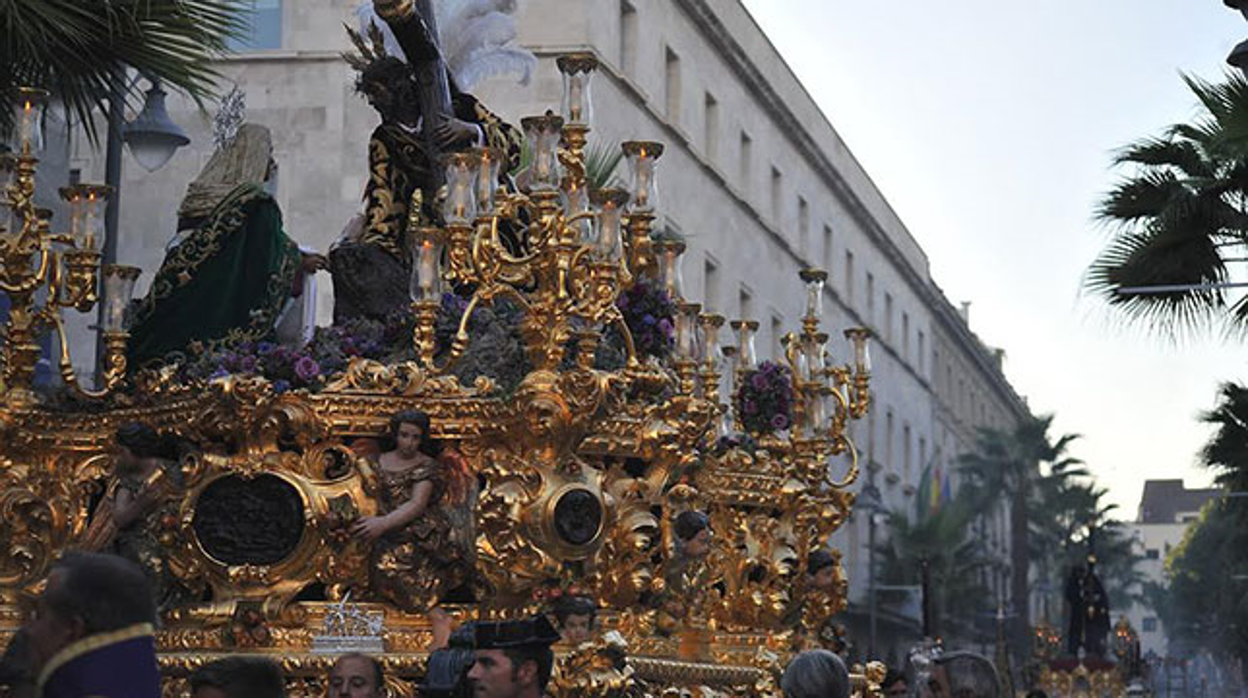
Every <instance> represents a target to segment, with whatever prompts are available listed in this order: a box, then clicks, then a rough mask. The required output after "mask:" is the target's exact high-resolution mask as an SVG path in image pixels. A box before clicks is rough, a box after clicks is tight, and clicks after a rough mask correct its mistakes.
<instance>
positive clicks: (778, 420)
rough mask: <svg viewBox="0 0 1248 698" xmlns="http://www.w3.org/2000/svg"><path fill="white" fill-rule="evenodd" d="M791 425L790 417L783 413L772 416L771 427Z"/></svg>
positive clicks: (781, 427)
mask: <svg viewBox="0 0 1248 698" xmlns="http://www.w3.org/2000/svg"><path fill="white" fill-rule="evenodd" d="M788 426H789V418H788V417H786V416H785V415H783V414H778V415H776V416H774V417H772V418H771V428H773V429H776V430H780V429H787V428H788Z"/></svg>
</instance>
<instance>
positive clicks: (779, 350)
mask: <svg viewBox="0 0 1248 698" xmlns="http://www.w3.org/2000/svg"><path fill="white" fill-rule="evenodd" d="M783 337H784V320H782V319H781V318H780V316H779V315H776V314H775V313H772V315H771V359H772V361H777V362H778V361H780V357H782V356H784V348H783V347H782V346H780V340H781V339H782V338H783Z"/></svg>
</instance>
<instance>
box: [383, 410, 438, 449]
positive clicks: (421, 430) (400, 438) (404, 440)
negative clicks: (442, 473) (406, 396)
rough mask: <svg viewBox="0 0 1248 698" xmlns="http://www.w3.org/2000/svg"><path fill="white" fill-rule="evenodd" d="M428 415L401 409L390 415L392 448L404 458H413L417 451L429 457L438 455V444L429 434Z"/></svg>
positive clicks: (429, 423)
mask: <svg viewBox="0 0 1248 698" xmlns="http://www.w3.org/2000/svg"><path fill="white" fill-rule="evenodd" d="M431 425H432V424H431V422H430V421H429V415H427V414H425V413H424V412H421V411H419V410H403V411H402V412H395V413H394V414H393V415H391V416H390V439H391V441H393V442H394V450H395V451H397V452H398V454H399V456H400V457H402V458H404V459H409V460H410V459H412V458H415V457H416V455H417V454H418V453H423V454H425V455H426V456H429V457H431V458H432V457H436V456H437V455H438V444H437V442H436V441H434V440H433V437H431V436H430V435H429V430H430V427H431Z"/></svg>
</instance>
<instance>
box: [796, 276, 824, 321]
mask: <svg viewBox="0 0 1248 698" xmlns="http://www.w3.org/2000/svg"><path fill="white" fill-rule="evenodd" d="M798 276H799V277H801V279H802V282H803V283H804V284H806V317H808V318H814V319H816V320H818V319H819V318H821V317H823V285H824V283H825V282H827V280H828V272H826V271H823V270H822V269H803V270H802V271H801V272H800V273H799V274H798Z"/></svg>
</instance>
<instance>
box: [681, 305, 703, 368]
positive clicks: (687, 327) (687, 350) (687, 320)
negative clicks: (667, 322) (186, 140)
mask: <svg viewBox="0 0 1248 698" xmlns="http://www.w3.org/2000/svg"><path fill="white" fill-rule="evenodd" d="M701 309H702V306H700V305H698V304H697V303H683V304H681V305H680V306H679V307H678V309H677V311H676V355H677V356H679V357H680V358H682V359H685V360H688V361H697V360H698V345H699V342H698V311H699V310H701Z"/></svg>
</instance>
